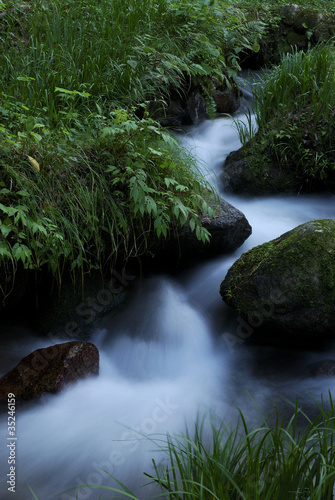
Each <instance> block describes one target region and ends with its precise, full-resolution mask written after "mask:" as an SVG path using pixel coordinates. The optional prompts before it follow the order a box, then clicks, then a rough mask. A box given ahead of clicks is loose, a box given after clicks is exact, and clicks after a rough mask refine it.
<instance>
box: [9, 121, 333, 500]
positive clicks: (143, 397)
mask: <svg viewBox="0 0 335 500" xmlns="http://www.w3.org/2000/svg"><path fill="white" fill-rule="evenodd" d="M182 141H183V142H184V144H185V147H186V148H190V149H191V150H192V151H194V152H195V153H196V155H197V157H198V158H199V163H200V166H201V168H205V167H204V164H206V165H207V167H206V168H208V169H209V171H210V172H209V175H210V178H211V179H212V182H214V183H218V177H219V172H220V170H221V166H222V163H223V161H224V159H225V157H226V156H227V154H228V153H229V152H230V151H232V150H235V149H238V148H239V147H240V142H239V139H238V135H237V132H236V130H235V128H234V126H233V123H232V120H231V119H230V118H228V117H222V118H218V119H216V120H214V121H205V122H204V123H202V124H201V125H199V126H198V127H195V128H191V129H190V130H188V133H187V134H185V135H183V136H182ZM217 185H219V184H217ZM223 197H224V198H225V199H226V200H227V201H229V202H230V203H231V204H233V205H234V206H235V207H236V208H238V209H240V210H241V211H242V212H243V213H244V214H245V215H246V217H247V219H248V221H249V223H250V224H251V226H252V230H253V233H252V235H251V236H250V238H249V239H248V240H247V241H246V242H245V243H244V244H243V246H242V247H241V248H239V249H238V250H237V251H235V252H234V253H233V254H229V255H224V256H221V257H217V258H215V259H212V260H210V261H206V262H202V263H199V264H198V266H197V267H195V268H193V269H192V270H191V271H190V270H188V271H184V272H181V273H179V274H178V275H174V276H173V277H171V276H147V277H145V278H143V279H141V278H136V279H135V287H134V288H135V292H134V296H133V298H132V301H131V303H130V304H129V305H128V306H127V308H126V310H124V311H122V312H120V313H119V314H118V315H117V316H113V317H110V318H108V317H107V318H105V320H104V327H103V328H100V329H99V330H97V331H96V332H95V333H94V335H93V338H92V342H93V343H95V344H96V345H97V347H98V348H99V350H100V356H101V358H100V367H101V369H100V375H99V376H98V377H96V378H92V379H88V380H83V381H81V382H79V383H78V384H77V385H76V386H73V387H70V388H69V389H67V390H66V391H64V392H63V393H61V394H59V395H56V396H55V395H48V396H46V397H44V400H43V404H42V405H40V406H37V407H28V408H25V409H22V410H20V409H18V410H17V437H18V440H17V449H16V453H17V484H16V493H15V494H13V493H11V492H8V490H7V485H6V481H7V478H6V474H7V473H8V464H7V458H8V450H7V449H6V443H7V422H6V421H5V420H4V419H3V417H2V418H1V421H0V432H1V434H0V436H1V440H0V443H1V447H0V473H1V476H0V498H1V500H8V499H11V498H14V499H15V500H27V499H30V498H32V496H31V493H29V489H28V486H27V484H29V485H30V486H31V488H32V489H33V491H34V492H35V494H36V496H37V497H38V499H39V500H49V499H52V498H54V499H59V500H75V499H76V498H78V500H86V499H89V500H97V499H99V498H100V495H101V496H102V497H103V498H111V494H109V495H108V492H107V491H106V490H105V491H103V490H100V491H99V490H98V489H96V488H93V487H90V488H85V489H78V490H76V491H74V490H72V491H67V492H66V493H60V492H61V491H63V490H65V489H67V488H71V487H75V486H78V485H81V484H91V485H100V484H103V485H113V484H114V486H115V483H113V481H112V479H111V478H110V477H109V476H108V475H107V474H106V473H105V472H103V470H102V469H104V470H106V471H108V472H109V473H111V474H113V475H114V476H115V477H117V479H118V480H120V481H122V482H123V483H124V484H126V485H127V487H128V488H130V489H131V490H133V491H134V492H135V493H136V494H137V495H138V496H139V497H140V498H141V499H144V500H147V499H148V498H149V497H150V495H151V494H152V493H153V491H152V487H150V486H149V487H141V486H142V485H143V484H145V483H147V482H148V478H146V477H145V476H143V472H147V473H148V474H153V473H154V469H153V465H152V458H154V459H155V461H156V463H157V464H159V466H160V465H161V466H164V465H165V464H166V463H167V462H166V460H167V458H166V453H165V451H164V443H165V435H166V434H167V433H170V434H172V435H173V434H180V433H182V432H185V430H186V428H188V429H190V430H192V428H193V426H194V422H195V421H196V419H197V418H198V417H199V416H201V415H202V414H206V413H211V414H212V415H213V418H218V420H223V421H224V422H225V423H227V424H228V423H234V421H236V419H237V414H238V410H237V408H241V409H242V411H243V412H244V415H245V417H246V419H247V420H248V421H249V422H257V419H258V418H259V413H258V411H259V410H261V411H262V412H263V413H264V414H267V413H268V412H271V409H272V410H273V404H276V405H277V406H278V407H279V408H280V409H285V408H286V409H287V408H289V406H290V405H289V403H288V402H287V400H290V401H293V402H294V401H295V400H296V398H297V397H299V399H301V404H302V406H303V407H306V408H307V409H308V407H309V405H310V404H311V400H310V395H312V396H314V397H315V398H316V399H317V400H320V395H321V393H322V394H324V395H325V396H327V393H328V390H331V391H333V390H335V380H333V379H331V378H329V379H320V378H315V379H312V378H310V377H309V376H308V375H307V370H306V367H307V366H308V365H309V364H310V363H313V362H315V361H319V360H321V359H324V358H331V357H335V356H334V355H335V352H334V353H333V352H332V351H333V349H332V348H331V346H330V347H329V348H328V349H327V350H326V351H323V350H319V351H318V352H317V351H307V350H306V351H303V350H297V349H294V350H285V349H278V348H277V349H276V348H274V347H267V346H257V345H252V344H250V343H249V342H247V341H245V340H244V338H243V336H242V337H241V335H240V334H241V331H242V330H243V328H242V327H241V325H240V324H239V323H238V320H237V318H236V315H234V314H233V313H232V312H231V311H230V309H229V308H228V307H227V306H226V305H225V304H224V303H223V302H222V300H221V297H220V295H219V287H220V283H221V281H222V280H223V278H224V276H225V274H226V272H227V270H228V269H229V267H230V266H231V265H232V264H233V262H234V261H235V260H236V259H237V258H238V257H239V256H240V255H241V254H242V253H243V252H245V251H246V250H248V249H250V248H252V247H254V246H255V245H258V244H260V243H263V242H265V241H268V240H270V239H273V238H275V237H278V236H279V235H281V234H282V233H284V232H285V231H288V230H290V229H292V228H294V227H295V226H297V225H299V224H301V223H303V222H306V221H309V220H313V219H317V218H333V219H335V203H334V202H335V197H334V196H331V195H327V194H325V195H313V196H302V195H300V196H286V195H285V196H284V195H280V196H268V197H262V198H250V199H247V198H243V197H237V196H231V195H229V196H227V195H226V194H223ZM21 333H22V336H20V332H19V331H17V329H16V328H15V327H14V326H13V327H8V336H6V335H3V336H2V337H1V341H0V347H1V349H0V352H1V354H0V356H1V374H4V373H5V372H6V371H8V370H9V369H10V368H11V367H13V366H15V364H16V363H17V362H18V361H19V360H20V359H21V358H22V357H23V356H25V355H27V354H29V353H30V352H32V351H33V350H34V349H37V348H39V347H45V346H47V345H50V344H53V343H55V342H48V341H47V340H41V338H40V337H38V336H37V335H35V334H34V332H31V331H23V332H21ZM250 335H252V333H251V334H250ZM18 339H19V341H18ZM232 339H235V340H232Z"/></svg>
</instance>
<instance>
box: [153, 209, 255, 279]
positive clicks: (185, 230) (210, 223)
mask: <svg viewBox="0 0 335 500" xmlns="http://www.w3.org/2000/svg"><path fill="white" fill-rule="evenodd" d="M201 224H202V226H203V227H204V228H206V229H207V230H208V232H209V233H210V235H211V237H210V241H209V243H205V244H204V243H203V242H202V241H200V240H198V238H197V236H196V232H195V231H192V230H191V228H190V226H189V224H188V223H186V224H184V226H182V227H181V228H180V229H178V231H176V234H171V235H170V236H169V237H168V238H167V239H166V240H163V239H160V240H158V241H157V240H155V241H152V242H151V243H150V246H149V248H150V251H151V252H152V257H151V258H150V265H151V266H155V265H156V266H158V267H159V268H162V269H165V270H166V269H168V268H176V267H179V266H180V265H183V264H190V263H191V262H193V261H196V260H198V259H202V258H208V257H211V256H214V255H222V254H225V253H229V252H233V251H234V250H236V249H237V248H238V247H240V246H241V245H242V243H244V241H245V240H246V239H247V238H248V237H249V236H250V234H251V231H252V229H251V226H250V224H249V222H248V220H247V219H246V217H245V215H244V214H243V213H242V212H241V211H240V210H238V209H237V208H235V207H234V206H232V205H231V204H230V203H228V202H227V201H225V200H221V202H220V208H219V209H218V210H216V214H215V215H214V217H209V216H204V217H202V219H201Z"/></svg>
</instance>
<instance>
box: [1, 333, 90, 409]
mask: <svg viewBox="0 0 335 500" xmlns="http://www.w3.org/2000/svg"><path fill="white" fill-rule="evenodd" d="M98 373H99V351H98V349H97V347H96V346H95V345H94V344H91V343H90V342H66V343H64V344H56V345H53V346H50V347H46V348H42V349H37V350H36V351H34V352H32V353H31V354H29V355H28V356H26V357H25V358H23V359H22V360H21V361H20V363H19V364H18V365H17V366H16V367H15V368H13V369H12V370H11V371H10V372H8V373H7V374H6V375H5V376H4V377H2V378H1V379H0V400H1V401H6V400H7V395H8V393H13V394H15V398H16V400H26V401H27V400H31V399H36V398H39V397H41V396H42V395H43V394H44V393H47V392H51V393H58V392H60V391H62V390H63V389H64V388H65V387H67V386H68V385H69V384H73V383H75V382H77V380H79V379H82V378H87V377H89V376H92V375H98Z"/></svg>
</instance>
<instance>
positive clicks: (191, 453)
mask: <svg viewBox="0 0 335 500" xmlns="http://www.w3.org/2000/svg"><path fill="white" fill-rule="evenodd" d="M274 406H275V405H274ZM291 408H292V411H291V414H289V415H288V414H286V415H284V416H282V417H280V416H279V411H278V409H277V407H276V406H275V413H274V414H273V415H272V416H271V417H268V418H265V417H264V416H263V415H261V420H262V423H261V425H260V426H258V427H255V426H249V425H248V423H247V421H246V418H245V416H244V415H243V414H242V412H240V416H239V420H238V422H237V423H235V424H234V425H229V426H227V425H225V424H223V423H220V420H219V419H218V418H217V417H216V418H215V419H214V418H209V417H205V418H203V419H201V420H198V421H197V422H196V423H195V426H194V430H193V431H189V432H187V433H186V434H181V435H178V436H167V440H166V439H162V440H156V441H155V438H154V437H153V438H152V440H153V442H154V443H155V444H156V445H157V446H158V448H159V449H160V452H164V453H165V455H166V457H167V462H168V464H169V465H168V466H167V467H166V469H165V470H162V467H161V466H159V465H157V463H156V462H155V460H153V465H154V470H155V474H154V475H149V474H145V476H146V477H147V479H148V480H149V482H148V483H147V484H148V485H150V484H151V485H152V484H155V485H156V486H157V487H158V491H160V493H157V494H155V495H154V496H153V497H152V496H150V497H148V498H165V499H166V498H171V499H175V500H180V499H181V498H190V499H192V500H213V499H215V500H284V499H285V500H332V499H333V495H334V486H335V449H334V430H335V414H334V406H333V401H332V397H331V394H329V401H325V402H324V401H323V399H322V400H321V403H317V402H316V401H315V400H314V409H313V412H314V417H309V416H308V415H307V414H306V413H305V412H304V411H303V410H302V409H301V408H299V402H298V401H296V403H295V404H292V405H291ZM162 442H166V444H161V443H162ZM111 477H112V476H111ZM113 479H115V478H113ZM115 480H116V481H117V482H118V483H119V486H120V488H112V487H109V486H103V487H99V486H97V485H83V486H82V488H85V487H94V488H97V489H100V488H103V491H104V492H106V493H108V491H109V492H114V493H118V496H117V498H120V497H126V498H132V499H137V497H136V495H135V494H134V493H132V492H131V491H130V490H129V489H128V488H127V486H126V485H122V484H121V483H120V482H119V481H118V480H117V479H115ZM74 489H75V488H73V490H74ZM73 490H72V491H73ZM119 495H121V496H119ZM111 498H116V496H111Z"/></svg>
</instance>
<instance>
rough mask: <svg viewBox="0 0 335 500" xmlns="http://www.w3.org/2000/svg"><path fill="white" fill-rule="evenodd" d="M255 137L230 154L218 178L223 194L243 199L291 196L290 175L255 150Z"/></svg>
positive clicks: (257, 148) (256, 146)
mask: <svg viewBox="0 0 335 500" xmlns="http://www.w3.org/2000/svg"><path fill="white" fill-rule="evenodd" d="M256 141H257V136H256V137H255V139H253V140H252V141H250V143H248V144H247V145H246V146H245V147H243V148H240V149H238V150H237V151H232V152H231V153H230V154H229V155H228V156H227V158H226V160H225V162H224V165H223V171H222V174H221V176H220V181H221V183H222V186H223V189H224V191H225V192H230V193H235V194H244V195H267V194H275V193H285V192H292V191H295V190H297V189H295V188H296V179H295V177H294V175H293V173H291V172H289V171H287V170H284V169H280V168H279V167H278V166H277V165H276V164H275V163H274V162H273V161H272V160H271V159H270V158H268V157H267V155H266V154H264V152H263V151H260V150H259V145H258V144H257V142H256Z"/></svg>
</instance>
